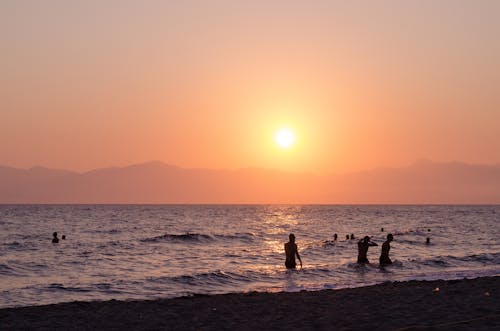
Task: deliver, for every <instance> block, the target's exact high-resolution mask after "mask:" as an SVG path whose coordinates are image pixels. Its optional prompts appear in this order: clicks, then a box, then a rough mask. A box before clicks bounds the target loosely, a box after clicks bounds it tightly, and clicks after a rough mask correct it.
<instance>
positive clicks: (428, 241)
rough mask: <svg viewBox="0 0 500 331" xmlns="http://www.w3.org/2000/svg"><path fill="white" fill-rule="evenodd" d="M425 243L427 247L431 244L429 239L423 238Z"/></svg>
mask: <svg viewBox="0 0 500 331" xmlns="http://www.w3.org/2000/svg"><path fill="white" fill-rule="evenodd" d="M425 243H426V244H427V245H429V244H430V243H431V238H429V237H427V238H425Z"/></svg>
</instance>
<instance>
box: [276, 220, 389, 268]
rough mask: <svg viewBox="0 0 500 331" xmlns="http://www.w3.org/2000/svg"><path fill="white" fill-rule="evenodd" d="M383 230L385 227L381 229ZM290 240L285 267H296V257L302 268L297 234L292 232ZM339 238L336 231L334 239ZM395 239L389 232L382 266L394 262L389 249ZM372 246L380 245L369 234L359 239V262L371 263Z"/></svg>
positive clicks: (383, 249)
mask: <svg viewBox="0 0 500 331" xmlns="http://www.w3.org/2000/svg"><path fill="white" fill-rule="evenodd" d="M381 230H382V231H384V230H383V228H382V229H381ZM288 238H289V241H288V242H287V243H285V256H286V259H285V267H286V268H287V269H295V268H296V266H297V262H296V261H295V257H297V259H298V260H299V262H300V267H301V268H302V259H301V258H300V255H299V250H298V247H297V244H296V243H295V235H294V234H293V233H290V235H289V236H288ZM337 238H338V236H337V234H336V233H335V234H334V235H333V240H334V241H336V240H337ZM346 239H347V240H349V239H354V235H353V234H351V236H349V235H347V236H346ZM393 240H394V236H393V235H392V233H389V234H388V235H387V240H386V241H385V242H384V243H383V244H382V252H381V254H380V258H379V263H380V266H385V265H389V264H392V260H391V259H390V258H389V251H390V250H391V242H392V241H393ZM371 246H378V244H377V243H374V242H373V241H371V239H370V237H369V236H365V237H364V238H363V239H361V240H360V241H358V261H357V262H358V263H361V264H364V263H369V261H368V257H367V255H368V248H370V247H371Z"/></svg>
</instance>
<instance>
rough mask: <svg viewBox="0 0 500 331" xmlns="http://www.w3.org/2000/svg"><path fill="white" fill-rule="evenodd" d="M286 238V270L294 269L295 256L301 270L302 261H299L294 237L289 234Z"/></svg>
mask: <svg viewBox="0 0 500 331" xmlns="http://www.w3.org/2000/svg"><path fill="white" fill-rule="evenodd" d="M288 238H289V239H290V240H289V241H288V242H287V243H286V244H285V255H286V260H285V266H286V268H287V269H295V267H296V265H297V263H296V262H295V255H297V258H298V259H299V262H300V267H301V268H302V260H301V259H300V255H299V250H298V248H297V244H296V243H295V235H294V234H293V233H290V235H289V236H288Z"/></svg>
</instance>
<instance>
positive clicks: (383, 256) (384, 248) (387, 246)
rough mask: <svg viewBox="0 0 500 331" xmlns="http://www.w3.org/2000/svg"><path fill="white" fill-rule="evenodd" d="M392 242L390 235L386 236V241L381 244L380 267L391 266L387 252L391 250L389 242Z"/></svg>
mask: <svg viewBox="0 0 500 331" xmlns="http://www.w3.org/2000/svg"><path fill="white" fill-rule="evenodd" d="M393 240H394V237H393V236H392V233H389V234H388V235H387V240H386V241H385V242H384V243H383V244H382V253H381V254H380V259H379V262H380V265H381V266H383V265H387V264H392V261H391V259H390V258H389V250H390V249H391V241H393Z"/></svg>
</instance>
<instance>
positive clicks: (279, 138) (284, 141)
mask: <svg viewBox="0 0 500 331" xmlns="http://www.w3.org/2000/svg"><path fill="white" fill-rule="evenodd" d="M274 141H276V143H277V144H278V146H279V147H281V148H289V147H291V146H292V145H293V143H294V142H295V135H294V134H293V131H292V130H290V129H280V130H278V131H276V134H275V135H274Z"/></svg>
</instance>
